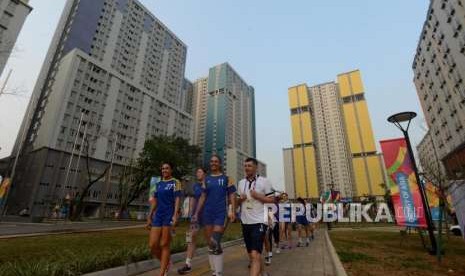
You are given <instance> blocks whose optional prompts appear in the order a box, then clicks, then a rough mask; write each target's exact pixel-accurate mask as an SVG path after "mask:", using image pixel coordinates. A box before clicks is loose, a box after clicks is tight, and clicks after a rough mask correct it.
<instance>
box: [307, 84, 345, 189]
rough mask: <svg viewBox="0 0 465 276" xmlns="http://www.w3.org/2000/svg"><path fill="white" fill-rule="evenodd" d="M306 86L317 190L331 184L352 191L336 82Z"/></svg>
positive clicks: (336, 187)
mask: <svg viewBox="0 0 465 276" xmlns="http://www.w3.org/2000/svg"><path fill="white" fill-rule="evenodd" d="M309 90H310V95H311V99H312V108H313V114H314V129H315V132H314V133H315V134H316V140H317V147H316V150H317V154H316V156H317V159H318V160H319V166H318V174H319V179H320V181H319V182H320V183H319V184H320V186H321V187H320V190H321V191H323V190H325V189H328V188H334V189H336V190H338V191H342V192H343V194H344V195H352V194H354V190H353V185H354V184H353V181H352V175H351V171H352V170H351V167H350V162H349V161H350V156H349V149H348V146H347V143H346V141H347V137H346V136H345V125H344V117H343V114H342V109H341V108H340V107H341V105H342V103H341V99H340V97H339V92H338V87H337V84H336V83H335V82H329V83H324V84H320V85H316V86H312V87H310V88H309Z"/></svg>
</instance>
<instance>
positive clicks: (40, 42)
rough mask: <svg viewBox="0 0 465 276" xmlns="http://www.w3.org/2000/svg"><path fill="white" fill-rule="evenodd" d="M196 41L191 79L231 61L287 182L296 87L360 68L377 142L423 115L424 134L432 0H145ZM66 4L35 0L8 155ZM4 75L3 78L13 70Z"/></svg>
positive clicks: (13, 63)
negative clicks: (424, 60) (418, 66)
mask: <svg viewBox="0 0 465 276" xmlns="http://www.w3.org/2000/svg"><path fill="white" fill-rule="evenodd" d="M141 2H142V3H144V4H145V5H146V6H147V7H148V8H149V9H150V10H151V11H152V12H153V13H154V14H155V15H156V16H157V17H158V18H159V19H160V20H162V21H163V22H164V23H165V24H166V25H167V26H168V27H169V28H170V29H171V30H172V31H173V32H174V33H176V34H177V35H178V37H180V38H181V39H182V40H183V41H184V42H185V43H186V44H187V45H188V58H187V67H186V76H187V78H189V79H191V80H195V79H196V78H198V77H202V76H205V75H206V74H207V72H208V68H209V67H211V66H213V65H216V64H219V63H222V62H225V61H227V62H229V63H230V64H231V65H232V66H233V67H234V68H235V69H236V71H237V72H239V74H240V75H241V76H242V77H243V78H244V79H245V80H246V81H247V82H248V83H249V84H250V85H253V86H254V87H255V91H256V117H257V150H258V157H259V158H260V159H261V160H263V161H264V162H265V163H267V164H268V174H269V177H270V178H271V180H272V181H273V182H274V184H275V186H277V187H282V186H283V168H282V148H283V147H287V146H290V145H291V130H290V126H289V121H290V118H289V110H288V104H287V103H288V100H287V88H288V87H289V86H292V85H295V84H299V83H304V82H305V83H309V84H318V83H321V82H326V81H332V80H335V79H336V76H337V74H338V73H342V72H344V71H349V70H353V69H360V70H361V72H362V77H363V80H364V83H365V90H366V98H367V100H368V105H369V109H370V113H371V119H372V122H373V126H374V131H375V135H376V138H377V140H380V139H384V138H391V137H396V136H399V134H400V133H399V131H398V130H397V129H396V128H395V127H394V126H392V125H389V124H388V123H387V122H386V118H387V117H388V116H389V115H390V114H392V113H395V112H399V111H405V110H413V111H417V112H418V113H419V118H418V119H417V120H416V121H415V124H414V126H413V130H412V134H413V140H414V142H418V141H419V140H420V139H421V137H422V135H423V134H424V130H423V127H422V126H423V125H424V119H423V118H424V116H423V114H422V112H421V108H420V106H419V102H418V98H417V94H416V91H415V87H414V85H413V81H412V79H413V72H412V69H411V64H412V60H413V57H414V54H415V49H416V45H417V42H418V38H419V34H420V31H421V28H422V25H423V22H424V19H425V17H426V11H427V8H428V4H429V1H424V0H422V1H420V0H410V1H405V0H390V1H372V0H352V1H346V0H345V1H344V0H324V1H321V0H320V1H316V0H291V1H282V0H281V1H278V0H254V1H250V0H197V1H192V0H190V1H189V0H184V1H181V0H156V1H154V0H141ZM64 3H65V1H64V0H32V1H30V4H31V5H32V6H33V7H34V11H33V12H32V14H31V15H30V16H29V18H28V19H27V21H26V24H25V26H24V28H23V31H22V32H21V35H20V37H19V39H18V42H17V46H16V47H17V51H16V52H15V53H14V56H13V58H11V59H10V61H9V64H8V68H13V69H14V71H13V75H12V78H11V80H10V82H9V87H10V88H20V89H21V90H22V91H24V95H23V96H22V97H11V96H3V97H2V98H0V147H1V149H0V157H4V156H6V155H8V154H9V152H10V151H11V147H12V145H13V142H14V139H15V137H16V135H17V132H18V129H19V123H20V121H21V119H22V116H23V114H24V110H25V108H26V105H27V102H28V99H29V95H30V92H31V91H32V88H33V86H34V83H35V80H36V78H37V75H38V73H39V70H40V67H41V64H42V62H43V59H44V57H45V54H46V51H47V48H48V46H49V43H50V40H51V37H52V35H53V32H54V29H55V27H56V24H57V21H58V18H59V16H60V13H61V11H62V8H63V6H64ZM6 72H7V71H6V70H5V73H4V74H3V76H2V78H1V83H3V80H4V78H5V75H6Z"/></svg>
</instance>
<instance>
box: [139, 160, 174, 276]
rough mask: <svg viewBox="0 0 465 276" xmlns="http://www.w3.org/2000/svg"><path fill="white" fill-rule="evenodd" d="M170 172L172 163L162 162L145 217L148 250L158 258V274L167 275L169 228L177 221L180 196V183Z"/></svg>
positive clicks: (169, 241) (168, 265)
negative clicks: (159, 176) (150, 204)
mask: <svg viewBox="0 0 465 276" xmlns="http://www.w3.org/2000/svg"><path fill="white" fill-rule="evenodd" d="M172 173H173V165H171V164H170V163H163V165H162V166H161V176H162V180H161V181H159V182H158V183H157V184H156V185H155V187H156V188H155V192H154V194H153V198H154V200H153V203H152V206H151V210H150V216H149V217H148V219H147V227H148V228H149V229H150V239H149V246H150V251H151V253H152V256H153V257H154V258H157V259H158V260H160V276H165V275H168V271H169V267H170V258H171V256H170V243H171V230H172V228H173V227H175V226H176V223H177V221H178V213H179V202H180V199H179V197H180V196H181V183H180V182H179V181H178V180H177V179H175V178H173V177H172Z"/></svg>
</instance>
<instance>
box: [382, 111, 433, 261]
mask: <svg viewBox="0 0 465 276" xmlns="http://www.w3.org/2000/svg"><path fill="white" fill-rule="evenodd" d="M416 116H417V114H416V113H415V112H401V113H397V114H394V115H392V116H390V117H389V118H388V122H390V123H393V124H394V125H395V126H396V127H397V128H398V129H400V130H401V131H402V133H403V134H404V137H405V141H406V142H407V150H408V154H409V156H410V161H411V163H412V166H413V171H414V172H415V178H416V180H417V185H418V187H419V188H420V195H421V201H422V203H423V209H424V210H425V217H426V224H427V226H428V234H429V239H430V241H431V248H432V249H431V253H436V250H437V244H436V237H435V236H434V228H433V222H432V219H431V211H430V209H429V204H428V200H427V198H426V192H425V189H424V187H423V185H422V183H421V181H420V176H419V174H418V167H417V163H416V162H415V157H414V155H413V149H412V144H411V143H410V137H409V134H408V130H409V128H410V123H411V122H412V120H413V119H414V118H415V117H416ZM404 122H407V124H406V126H403V125H402V124H401V123H404Z"/></svg>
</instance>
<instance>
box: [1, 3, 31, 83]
mask: <svg viewBox="0 0 465 276" xmlns="http://www.w3.org/2000/svg"><path fill="white" fill-rule="evenodd" d="M28 3H29V0H0V75H1V74H2V72H3V69H5V65H6V62H7V61H8V58H9V57H10V54H11V53H12V52H13V51H14V50H13V48H14V45H15V43H16V39H17V38H18V35H19V32H20V31H21V29H22V27H23V24H24V21H25V20H26V17H27V16H28V15H29V13H30V12H31V11H32V8H31V6H29V4H28Z"/></svg>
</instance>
